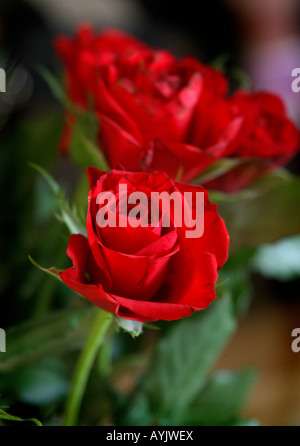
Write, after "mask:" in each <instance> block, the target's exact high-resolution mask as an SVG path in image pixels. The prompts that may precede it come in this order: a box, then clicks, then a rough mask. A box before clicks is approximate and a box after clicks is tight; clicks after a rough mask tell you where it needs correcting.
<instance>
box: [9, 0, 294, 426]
mask: <svg viewBox="0 0 300 446" xmlns="http://www.w3.org/2000/svg"><path fill="white" fill-rule="evenodd" d="M299 7H300V4H299V2H298V1H297V0H251V1H247V2H241V1H240V0H218V1H217V0H211V1H209V2H203V5H202V3H199V4H198V5H197V8H196V7H195V2H194V1H191V0H186V1H185V2H184V7H183V4H182V3H176V2H173V3H170V2H167V1H166V0H159V1H158V0H85V1H84V2H83V1H82V0H64V1H61V0H1V4H0V67H1V68H5V70H6V73H7V92H6V93H0V132H1V136H0V184H1V188H0V191H1V192H0V193H1V206H2V211H1V224H2V225H1V234H0V237H1V238H0V241H1V263H0V292H1V295H0V327H1V328H4V329H7V328H9V327H11V326H12V325H15V324H17V323H19V322H23V321H26V320H27V318H29V317H38V316H40V315H42V314H46V313H47V311H48V310H49V311H50V310H51V309H60V308H62V309H63V308H64V305H65V303H66V302H68V299H70V298H71V296H70V294H68V291H67V290H66V289H65V288H64V287H61V286H60V285H57V284H56V283H55V281H53V280H52V279H51V278H50V279H48V278H47V277H46V278H45V277H44V275H43V274H42V273H41V272H39V271H38V270H36V269H35V268H34V267H33V266H32V265H31V264H30V262H29V261H28V258H27V255H28V254H31V255H32V256H33V258H35V259H38V260H39V263H41V264H42V265H49V266H50V265H52V264H55V265H57V266H59V267H61V268H63V267H64V266H66V265H67V264H68V261H67V259H66V256H65V246H66V244H67V233H66V234H65V235H64V234H62V228H61V225H60V224H59V223H55V222H54V219H53V214H54V212H55V203H54V200H53V198H52V196H51V194H50V192H49V190H48V189H47V186H46V185H45V184H44V182H43V180H41V179H40V178H37V175H36V174H35V172H34V171H33V170H32V169H31V168H30V167H29V166H28V162H35V163H36V164H39V165H41V166H43V167H45V168H47V169H51V171H52V172H53V174H54V175H55V177H56V178H57V179H58V180H59V182H60V183H61V184H62V185H63V186H64V187H66V189H67V190H69V191H70V192H71V191H72V186H73V184H74V180H75V179H76V178H77V173H78V172H77V170H76V168H75V167H74V166H73V165H72V164H71V163H70V162H68V161H67V160H62V159H59V157H58V155H57V145H58V140H59V136H60V132H61V128H62V116H63V110H62V106H61V104H59V103H58V102H57V101H56V99H55V98H54V96H53V94H52V93H51V91H50V90H49V87H48V86H47V85H46V83H45V81H44V80H43V78H42V77H41V75H40V74H39V67H40V66H46V67H47V68H48V69H50V70H51V71H52V72H53V73H55V74H56V75H60V73H61V66H60V63H59V62H58V60H57V58H56V56H55V54H54V52H53V48H52V40H53V38H54V36H56V35H57V34H61V33H63V34H70V35H72V34H74V32H75V30H76V27H77V26H78V24H79V23H81V22H85V21H86V22H90V23H92V24H93V25H94V28H95V30H97V31H101V30H103V29H105V28H107V27H110V28H111V27H115V28H120V29H122V30H125V31H128V32H130V33H132V34H134V35H135V36H136V37H138V38H140V39H142V40H144V41H146V42H147V43H148V44H150V45H153V46H158V47H164V48H167V49H169V50H170V51H172V52H173V53H174V54H175V55H177V56H178V57H179V58H180V57H183V56H184V55H187V54H188V55H192V56H196V57H198V58H200V59H201V60H202V61H203V62H206V63H212V62H214V61H216V60H221V59H222V58H223V60H226V64H225V70H227V71H228V74H229V75H232V76H234V75H236V76H238V73H239V70H240V69H242V70H244V72H245V73H246V75H247V76H248V77H249V79H250V82H251V85H252V88H253V89H254V90H268V91H273V92H275V93H278V94H279V95H280V96H281V97H282V98H283V99H284V101H285V103H286V106H287V110H288V112H289V114H290V116H291V117H292V118H293V119H294V120H295V121H296V122H297V123H298V124H300V93H299V94H296V93H293V91H292V89H291V82H292V79H293V78H292V77H291V72H292V70H293V69H294V68H296V67H300V10H299ZM288 168H289V170H291V171H292V172H294V173H296V174H300V157H299V156H298V157H296V158H295V159H294V160H292V162H291V163H290V165H289V166H288ZM299 192H300V191H299ZM299 232H300V224H299ZM299 240H300V239H299V237H295V238H293V239H291V240H287V241H285V242H284V243H282V244H280V243H279V244H276V246H275V247H271V248H270V247H265V249H263V250H262V251H261V252H259V253H258V254H257V256H256V260H255V262H254V263H253V264H252V266H251V268H250V288H251V290H252V296H253V297H252V301H251V305H250V308H249V311H248V312H247V313H246V315H245V316H244V317H243V318H242V319H241V321H240V327H239V329H238V331H237V333H236V334H235V336H234V338H233V339H232V341H231V342H230V344H229V346H228V347H227V348H226V350H225V351H224V352H223V354H222V357H221V358H220V360H219V362H218V364H217V365H216V367H217V368H239V367H242V366H249V365H250V366H255V367H256V368H257V369H258V371H259V376H258V380H257V384H256V386H255V388H254V392H253V393H252V395H251V398H250V401H249V404H248V406H247V407H246V409H245V414H246V415H247V416H248V417H250V418H255V419H258V421H259V422H260V423H261V424H265V425H295V424H296V425H299V424H300V353H299V354H296V353H294V352H292V350H291V341H292V338H291V332H292V330H293V329H294V328H295V327H300V300H299V297H300V296H299V289H300V287H299V285H300V243H299ZM262 264H263V265H264V267H262V266H261V265H262ZM265 265H269V266H270V267H269V268H268V267H265ZM122 342H125V341H124V340H121V341H120V343H121V344H122ZM139 342H146V341H139ZM0 360H1V353H0ZM51 361H52V362H51ZM31 372H32V371H31ZM31 372H30V370H29V371H28V368H25V369H16V370H15V371H14V372H13V373H12V374H10V377H9V379H8V378H7V376H6V375H5V376H2V375H0V397H1V394H3V395H5V397H6V398H7V395H11V396H10V397H9V398H8V400H7V401H6V400H5V402H7V403H8V404H10V405H11V406H12V407H13V408H15V410H19V409H20V408H21V410H22V413H25V414H26V413H27V411H28V413H29V414H30V416H32V411H34V415H36V416H41V414H42V416H43V417H45V418H46V419H47V417H48V418H51V416H53V414H55V411H56V406H57V405H59V404H61V402H62V400H63V399H64V397H65V395H66V392H67V389H68V374H69V373H70V370H68V369H67V368H66V365H65V363H61V362H60V359H59V358H54V359H53V358H52V359H51V360H50V363H49V364H48V363H47V362H46V363H43V362H42V363H39V364H38V367H37V368H36V369H35V370H34V374H35V375H34V376H35V379H34V380H33V378H32V376H33V374H32V373H31ZM52 372H53V373H52ZM36 377H41V378H40V381H39V379H38V378H36ZM43 380H44V381H43ZM45 380H46V381H45ZM47 380H48V381H47ZM33 381H34V382H33ZM125 381H126V380H125ZM125 381H124V382H125ZM45 382H46V383H48V384H47V385H45V384H44V383H45ZM121 382H122V381H121ZM37 383H38V384H39V383H40V387H38V384H37ZM124 385H126V384H124ZM30 386H32V387H30ZM47 386H48V389H52V390H51V391H49V392H48V394H47V392H46V394H45V388H46V387H47ZM51 386H52V387H51ZM0 406H1V404H0ZM28 408H30V410H29V409H28Z"/></svg>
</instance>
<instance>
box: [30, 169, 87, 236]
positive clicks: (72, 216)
mask: <svg viewBox="0 0 300 446" xmlns="http://www.w3.org/2000/svg"><path fill="white" fill-rule="evenodd" d="M29 165H30V166H31V167H32V168H33V169H35V170H37V171H38V172H39V173H40V174H41V175H42V176H43V177H44V179H45V180H46V181H47V183H48V184H49V187H50V189H51V191H52V193H53V194H54V196H55V197H56V199H57V203H58V205H59V208H60V214H59V215H57V218H58V219H59V220H60V221H62V222H63V223H65V225H66V226H67V228H68V229H69V231H70V233H71V234H82V235H84V236H86V235H87V231H86V227H85V224H84V223H83V221H82V219H81V218H80V216H79V211H78V209H77V208H76V206H71V205H70V204H69V203H68V201H67V200H66V198H65V192H64V190H63V189H62V188H61V187H60V186H59V184H58V183H57V182H56V181H55V180H54V178H52V176H51V175H50V174H49V173H48V172H47V171H46V170H45V169H43V168H42V167H40V166H37V165H36V164H33V163H30V164H29Z"/></svg>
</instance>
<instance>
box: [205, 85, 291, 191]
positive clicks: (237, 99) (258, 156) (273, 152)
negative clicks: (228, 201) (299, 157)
mask: <svg viewBox="0 0 300 446" xmlns="http://www.w3.org/2000/svg"><path fill="white" fill-rule="evenodd" d="M230 101H231V102H232V103H233V104H234V105H235V106H237V107H238V109H239V110H240V113H241V115H242V116H243V117H244V119H243V126H242V137H241V140H240V142H239V144H238V145H237V146H236V147H235V150H233V152H232V153H231V154H230V157H237V158H245V159H246V160H247V159H248V158H249V161H248V160H247V162H245V163H244V164H242V165H240V166H237V167H236V168H234V169H233V170H231V171H230V172H228V173H227V174H226V175H224V176H223V177H220V178H218V179H217V180H214V181H212V182H210V183H208V184H207V185H206V187H209V188H213V189H222V190H224V191H227V192H233V191H236V190H238V189H242V188H244V187H246V186H248V185H249V184H250V183H251V182H252V181H254V180H255V179H257V178H259V177H260V176H262V175H263V174H265V173H267V172H268V171H270V170H272V169H273V168H275V167H277V166H281V165H284V164H286V163H287V162H288V161H289V160H290V159H291V158H292V156H294V155H295V152H296V151H297V150H298V148H299V131H298V129H297V127H296V126H295V125H294V124H293V122H292V121H291V120H290V119H289V118H288V117H287V114H286V110H285V107H284V104H283V102H282V101H281V99H280V98H279V97H278V96H276V95H275V94H271V93H265V92H257V93H247V92H245V91H238V92H236V93H235V94H234V95H233V97H232V98H231V99H230Z"/></svg>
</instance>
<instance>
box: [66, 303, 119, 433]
mask: <svg viewBox="0 0 300 446" xmlns="http://www.w3.org/2000/svg"><path fill="white" fill-rule="evenodd" d="M111 322H112V314H110V313H107V312H106V311H103V310H100V309H98V308H97V312H96V316H95V319H94V322H93V325H92V329H91V331H90V334H89V336H88V339H87V342H86V344H85V346H84V349H83V350H82V352H81V354H80V357H79V360H78V362H77V365H76V369H75V372H74V375H73V379H72V383H71V391H70V393H69V396H68V399H67V403H66V408H65V415H64V423H63V425H64V426H75V425H76V423H77V419H78V415H79V410H80V405H81V401H82V398H83V394H84V391H85V388H86V385H87V381H88V378H89V375H90V372H91V369H92V366H93V364H94V361H95V358H96V355H97V352H98V350H99V348H100V346H101V344H102V342H103V340H104V336H105V334H106V332H107V330H108V328H109V326H110V324H111Z"/></svg>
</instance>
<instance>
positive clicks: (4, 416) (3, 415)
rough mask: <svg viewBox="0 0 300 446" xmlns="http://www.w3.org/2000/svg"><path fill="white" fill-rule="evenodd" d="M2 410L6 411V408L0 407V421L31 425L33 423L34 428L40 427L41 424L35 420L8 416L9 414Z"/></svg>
mask: <svg viewBox="0 0 300 446" xmlns="http://www.w3.org/2000/svg"><path fill="white" fill-rule="evenodd" d="M4 409H6V407H4V408H3V407H2V408H1V407H0V419H1V420H7V421H29V422H31V423H34V424H35V425H36V426H42V423H41V422H40V421H39V420H37V419H36V418H20V417H16V416H14V415H10V414H9V413H7V412H6V411H5V410H4Z"/></svg>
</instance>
